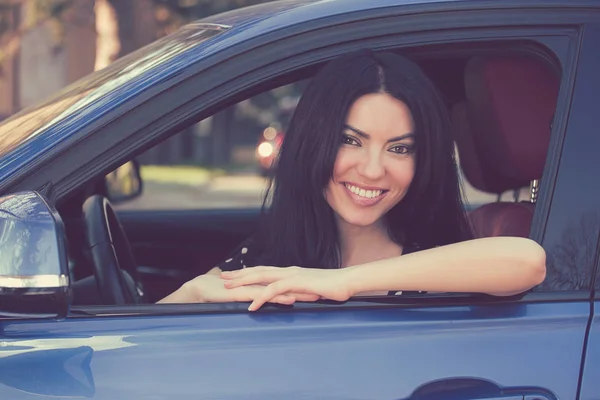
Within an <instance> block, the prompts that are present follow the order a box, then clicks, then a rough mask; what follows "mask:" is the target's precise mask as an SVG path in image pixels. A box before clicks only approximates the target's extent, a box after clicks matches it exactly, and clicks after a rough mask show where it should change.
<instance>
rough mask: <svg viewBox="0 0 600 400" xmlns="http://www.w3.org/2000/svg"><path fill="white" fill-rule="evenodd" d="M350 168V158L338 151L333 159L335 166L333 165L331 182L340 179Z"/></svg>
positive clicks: (343, 152)
mask: <svg viewBox="0 0 600 400" xmlns="http://www.w3.org/2000/svg"><path fill="white" fill-rule="evenodd" d="M351 168H352V157H349V155H348V153H347V152H345V151H344V150H343V149H340V150H339V151H338V154H337V156H336V158H335V164H334V165H333V180H334V181H338V180H340V179H342V177H343V176H344V174H345V173H346V171H348V170H349V169H351Z"/></svg>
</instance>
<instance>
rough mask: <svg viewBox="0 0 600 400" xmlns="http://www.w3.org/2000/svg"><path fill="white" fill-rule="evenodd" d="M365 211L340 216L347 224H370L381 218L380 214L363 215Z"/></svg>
mask: <svg viewBox="0 0 600 400" xmlns="http://www.w3.org/2000/svg"><path fill="white" fill-rule="evenodd" d="M365 214H366V213H347V214H343V215H340V217H341V218H342V219H343V220H344V221H345V222H346V223H348V224H350V225H354V226H371V225H373V224H374V223H376V222H377V221H379V219H380V218H381V215H375V216H371V215H365Z"/></svg>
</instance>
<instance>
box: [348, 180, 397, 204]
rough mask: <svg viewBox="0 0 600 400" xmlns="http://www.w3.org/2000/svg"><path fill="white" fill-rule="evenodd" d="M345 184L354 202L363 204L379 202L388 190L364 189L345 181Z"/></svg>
mask: <svg viewBox="0 0 600 400" xmlns="http://www.w3.org/2000/svg"><path fill="white" fill-rule="evenodd" d="M343 185H344V187H345V188H346V190H347V193H348V195H349V196H350V198H351V199H352V200H353V201H354V203H356V204H358V205H361V206H373V205H375V204H377V203H379V202H380V201H381V200H382V199H383V198H384V197H385V194H386V193H387V192H388V191H387V190H383V189H364V188H361V187H358V186H355V185H351V184H349V183H344V184H343Z"/></svg>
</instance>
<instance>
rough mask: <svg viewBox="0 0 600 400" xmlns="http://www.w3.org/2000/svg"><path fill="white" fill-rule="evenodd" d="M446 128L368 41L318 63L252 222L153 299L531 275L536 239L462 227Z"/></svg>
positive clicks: (278, 295) (422, 86)
mask: <svg viewBox="0 0 600 400" xmlns="http://www.w3.org/2000/svg"><path fill="white" fill-rule="evenodd" d="M450 131H451V129H450V119H449V117H448V114H447V110H446V107H445V105H444V102H443V101H442V99H441V96H440V95H439V94H438V92H437V90H436V88H435V87H434V85H433V84H432V82H431V81H430V80H429V79H428V78H427V77H426V76H425V74H424V73H423V72H422V71H421V69H420V68H419V67H418V66H417V65H416V64H414V63H413V62H411V61H409V60H407V59H405V58H403V57H400V56H398V55H395V54H391V53H382V54H378V53H374V52H371V51H368V50H363V51H358V52H354V53H351V54H348V55H345V56H342V57H340V58H338V59H336V60H334V61H332V62H330V63H329V64H327V65H326V66H325V67H323V69H322V70H321V71H320V72H319V73H318V74H317V75H316V76H315V78H314V79H313V81H312V83H311V84H310V85H309V87H308V88H307V90H306V92H305V93H304V95H303V97H302V99H301V101H300V102H299V104H298V107H297V108H296V111H295V113H294V116H293V117H292V120H291V122H290V127H289V129H288V132H287V134H286V140H285V141H284V143H283V146H282V148H281V153H280V156H279V159H278V162H277V168H276V174H275V176H274V185H273V186H272V188H271V189H272V201H271V205H270V206H269V208H268V210H266V212H265V214H264V217H263V221H262V224H261V226H260V228H259V230H258V232H256V234H255V235H254V236H253V237H252V238H250V239H249V240H248V241H246V242H244V243H243V244H242V245H241V246H240V248H238V250H236V251H235V252H234V254H233V256H232V257H231V258H229V259H227V260H226V261H224V262H223V263H221V264H220V265H219V266H218V267H217V268H215V269H213V270H212V271H210V272H209V273H208V275H205V276H200V277H198V278H195V279H193V280H191V281H190V282H188V283H186V284H184V285H183V286H182V287H181V289H179V290H178V291H176V292H174V293H173V294H171V295H170V296H167V297H166V298H165V299H163V300H162V302H213V301H249V300H253V303H252V305H251V306H250V309H251V310H255V309H257V308H258V307H260V306H261V305H262V304H264V302H267V301H271V302H277V303H283V304H290V303H293V302H295V301H297V300H298V301H313V300H316V299H318V298H327V299H333V300H346V299H348V298H349V297H351V296H354V295H363V294H388V293H390V294H400V295H404V294H407V293H414V292H426V291H441V292H479V293H488V294H495V295H510V294H516V293H520V292H523V291H526V290H528V289H529V288H531V287H533V286H535V285H537V284H539V283H540V282H541V281H542V280H543V279H544V276H545V253H544V251H543V249H542V248H541V247H540V246H539V245H538V244H536V243H535V242H533V241H531V240H528V239H524V238H486V239H477V240H475V239H473V238H472V234H471V232H470V228H469V224H468V222H467V218H466V215H465V212H464V208H463V204H462V202H461V198H460V185H459V179H458V173H457V166H456V162H455V159H454V144H453V139H452V135H451V134H450ZM268 195H269V194H267V196H268ZM461 242H462V243H461ZM437 247H439V248H437ZM408 253H413V254H410V256H407V254H408ZM247 266H259V267H258V268H246V267H247ZM264 266H273V267H264ZM285 266H296V267H294V268H285V269H281V268H279V267H285ZM240 269H243V270H244V271H234V270H240ZM325 270H330V271H325ZM232 271H234V272H232ZM220 272H223V273H222V275H221V276H220V277H219V276H218V274H219V273H220ZM465 276H468V277H469V279H464V277H465Z"/></svg>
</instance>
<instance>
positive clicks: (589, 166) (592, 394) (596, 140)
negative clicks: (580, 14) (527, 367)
mask: <svg viewBox="0 0 600 400" xmlns="http://www.w3.org/2000/svg"><path fill="white" fill-rule="evenodd" d="M586 36H587V37H589V38H590V39H591V38H593V41H594V42H595V43H598V41H600V25H597V24H596V25H589V26H588V27H586ZM580 62H581V63H582V71H581V75H580V76H581V78H579V77H578V81H579V82H581V83H580V84H579V85H578V90H579V93H580V94H579V96H578V98H580V99H581V100H580V102H579V104H578V105H576V104H575V103H574V104H573V106H574V107H575V106H577V107H578V108H577V112H576V116H577V119H576V121H577V122H574V123H576V124H577V126H578V129H581V130H582V132H587V134H586V135H582V141H581V143H580V146H581V147H578V148H574V149H573V151H576V152H577V153H578V154H582V153H586V152H587V153H589V157H584V160H587V161H584V160H581V161H580V162H581V164H579V168H578V170H577V172H576V174H577V176H575V175H574V174H573V175H571V176H570V177H569V178H568V179H573V180H576V181H579V182H584V181H585V180H586V179H592V177H594V178H593V179H596V180H597V178H595V177H596V176H597V174H598V171H599V170H600V161H599V160H598V158H597V157H593V155H594V154H596V151H595V150H592V149H594V148H597V146H598V145H600V137H599V136H598V135H597V134H596V133H597V132H596V130H595V129H594V128H592V127H593V126H594V124H596V123H597V121H596V119H595V118H594V115H595V114H597V110H598V98H599V92H598V91H597V90H595V89H594V88H595V87H597V86H596V85H599V84H600V83H599V82H600V76H599V75H598V69H596V68H594V67H593V66H594V65H597V64H598V63H600V54H598V51H593V50H591V49H589V51H587V52H582V55H581V61H580ZM583 82H585V83H583ZM588 83H592V85H591V86H588ZM592 193H593V195H592V196H591V197H590V198H588V199H586V201H585V203H586V204H589V205H591V204H592V202H595V204H596V208H595V210H594V209H593V208H592V207H590V208H589V210H594V211H595V212H589V211H588V213H587V218H586V221H587V224H585V229H584V230H583V231H584V232H585V234H583V235H580V240H579V242H584V241H585V242H587V241H590V240H591V241H598V232H600V211H599V209H598V204H600V203H599V202H600V194H599V193H598V189H597V188H595V190H593V191H591V192H590V194H592ZM565 204H566V203H565ZM570 212H571V211H570V210H569V213H570ZM591 260H593V262H594V263H596V273H595V274H594V275H593V276H592V277H591V278H590V279H593V280H592V282H594V281H595V287H594V292H593V293H594V297H593V298H594V301H593V303H592V306H591V309H592V312H593V318H592V319H591V321H590V324H589V327H588V329H589V336H588V338H587V341H586V342H585V356H584V359H583V362H582V366H583V369H582V377H581V393H580V396H579V399H581V400H593V399H597V398H598V393H599V392H600V384H599V383H598V376H600V316H599V313H598V310H599V309H600V275H599V274H598V266H597V263H598V260H599V259H598V252H596V253H595V254H593V255H592V257H591ZM594 276H595V280H594Z"/></svg>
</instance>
